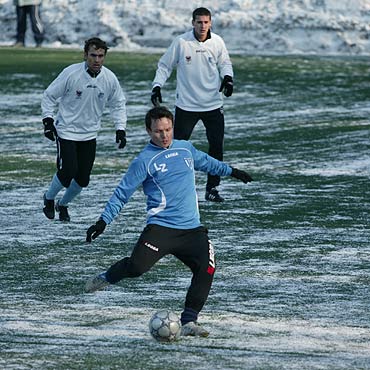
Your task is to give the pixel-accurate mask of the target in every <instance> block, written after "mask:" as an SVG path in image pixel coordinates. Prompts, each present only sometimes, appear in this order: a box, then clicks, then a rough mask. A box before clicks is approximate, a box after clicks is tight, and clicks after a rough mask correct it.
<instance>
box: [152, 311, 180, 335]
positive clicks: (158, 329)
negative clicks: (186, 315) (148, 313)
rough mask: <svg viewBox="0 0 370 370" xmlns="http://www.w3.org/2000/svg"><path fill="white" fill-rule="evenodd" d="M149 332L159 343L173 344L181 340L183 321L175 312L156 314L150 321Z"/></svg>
mask: <svg viewBox="0 0 370 370" xmlns="http://www.w3.org/2000/svg"><path fill="white" fill-rule="evenodd" d="M149 331H150V334H151V335H152V337H153V338H154V339H156V340H157V341H158V342H173V341H175V340H178V339H179V338H180V334H181V321H180V319H179V317H178V315H176V314H175V313H174V312H171V311H167V310H162V311H158V312H156V313H155V314H154V315H153V316H152V318H151V319H150V321H149Z"/></svg>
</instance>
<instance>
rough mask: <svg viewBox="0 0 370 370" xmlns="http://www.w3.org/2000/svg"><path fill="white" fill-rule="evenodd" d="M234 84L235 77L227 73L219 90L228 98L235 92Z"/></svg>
mask: <svg viewBox="0 0 370 370" xmlns="http://www.w3.org/2000/svg"><path fill="white" fill-rule="evenodd" d="M233 90H234V85H233V78H232V77H231V76H228V75H226V76H225V77H224V79H223V80H222V83H221V86H220V90H219V92H221V91H223V92H224V95H225V96H226V97H227V98H228V97H229V96H231V95H232V94H233Z"/></svg>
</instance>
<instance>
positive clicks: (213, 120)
mask: <svg viewBox="0 0 370 370" xmlns="http://www.w3.org/2000/svg"><path fill="white" fill-rule="evenodd" d="M199 120H201V121H202V122H203V124H204V127H205V128H206V135H207V140H208V145H209V147H208V154H209V155H210V156H211V157H213V158H216V159H218V160H220V161H222V160H223V152H224V132H225V119H224V111H223V108H222V107H221V108H218V109H215V110H211V111H208V112H188V111H185V110H183V109H181V108H179V107H176V109H175V127H174V138H175V139H179V140H189V138H190V136H191V133H192V132H193V129H194V127H195V125H196V124H197V122H198V121H199ZM219 184H220V176H217V175H210V174H208V177H207V186H206V189H207V190H211V189H212V188H214V187H216V186H218V185H219Z"/></svg>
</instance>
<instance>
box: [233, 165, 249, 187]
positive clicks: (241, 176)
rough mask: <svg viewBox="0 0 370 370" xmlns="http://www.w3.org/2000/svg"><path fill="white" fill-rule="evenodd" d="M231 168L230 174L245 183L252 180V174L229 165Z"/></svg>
mask: <svg viewBox="0 0 370 370" xmlns="http://www.w3.org/2000/svg"><path fill="white" fill-rule="evenodd" d="M231 168H232V172H231V175H230V176H232V177H234V178H236V179H238V180H241V181H243V182H244V183H245V184H246V183H247V182H251V181H253V179H252V176H251V175H250V174H249V173H247V172H245V171H242V170H238V169H237V168H234V167H231Z"/></svg>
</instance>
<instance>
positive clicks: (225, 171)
mask: <svg viewBox="0 0 370 370" xmlns="http://www.w3.org/2000/svg"><path fill="white" fill-rule="evenodd" d="M145 125H146V130H147V133H148V135H149V137H150V142H149V143H148V144H147V145H146V146H145V147H144V149H143V150H142V151H141V153H140V154H139V155H138V156H137V157H136V158H135V159H134V160H133V162H132V163H131V165H130V166H129V168H128V170H127V172H126V174H125V175H124V176H123V178H122V180H121V182H120V183H119V185H118V186H117V188H116V190H115V191H114V193H113V195H112V197H111V198H110V200H109V201H108V203H107V204H106V207H105V210H104V212H103V213H102V214H101V216H100V218H99V220H98V221H97V222H96V223H95V224H94V225H92V226H91V227H90V228H89V229H88V230H87V236H86V241H87V242H91V240H92V239H95V238H96V237H97V236H98V235H100V234H101V233H102V232H103V231H104V229H105V227H106V225H107V224H110V223H111V222H112V221H113V219H114V218H115V217H116V216H117V215H118V213H119V212H120V211H121V209H122V207H124V205H125V204H126V203H127V202H128V200H129V198H130V197H131V195H132V194H133V193H134V192H135V190H136V189H137V188H138V187H139V186H142V187H143V191H144V193H145V195H146V196H147V226H146V227H145V228H144V230H143V232H142V233H141V235H140V237H139V239H138V241H137V243H136V245H135V247H134V250H133V252H132V254H131V256H130V257H125V258H123V259H122V260H120V261H118V262H117V263H115V264H114V265H112V266H111V267H110V268H109V269H108V270H107V271H106V272H103V273H101V274H99V275H98V276H96V277H94V278H92V279H91V280H89V281H88V282H87V284H86V288H85V290H86V292H94V291H96V290H99V289H103V288H104V287H106V286H107V285H109V284H115V283H117V282H119V281H120V280H122V279H124V278H133V277H138V276H140V275H142V274H144V273H145V272H147V271H148V270H149V269H150V268H151V267H152V266H153V265H154V264H155V263H156V262H157V261H158V260H160V259H161V258H162V257H163V256H165V255H167V254H172V255H174V256H175V257H177V258H178V259H179V260H180V261H182V262H183V263H184V264H185V265H186V266H188V267H189V269H190V270H191V271H192V273H193V277H192V280H191V284H190V287H189V289H188V292H187V295H186V299H185V307H184V310H183V312H182V314H181V323H182V335H193V336H202V337H206V336H208V334H209V333H208V331H207V330H205V329H204V328H203V327H202V326H201V325H199V324H198V321H197V320H198V314H199V312H200V311H201V309H202V308H203V305H204V304H205V302H206V300H207V297H208V293H209V291H210V288H211V284H212V280H213V275H214V272H215V268H216V265H215V257H214V250H213V246H212V243H211V242H210V240H209V239H208V234H207V229H206V228H205V227H204V226H202V225H201V223H200V218H199V211H198V198H197V194H196V188H195V174H194V172H195V171H203V172H206V173H211V174H213V175H219V176H232V177H235V178H237V179H239V180H241V181H243V182H244V183H247V182H249V181H252V178H251V177H250V176H249V175H248V173H246V172H244V171H241V170H238V169H236V168H232V167H230V166H229V165H227V164H226V163H224V162H220V161H218V160H217V159H214V158H212V157H210V156H209V155H208V154H206V153H204V152H201V151H199V150H197V149H195V148H194V146H193V145H192V144H191V143H190V142H189V141H185V140H173V138H172V136H173V116H172V113H171V112H170V111H169V110H168V109H167V108H165V107H154V108H152V109H151V110H150V111H148V113H147V114H146V117H145Z"/></svg>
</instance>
